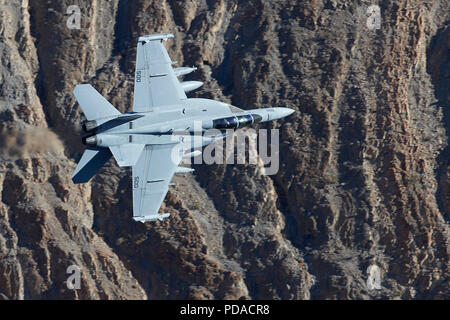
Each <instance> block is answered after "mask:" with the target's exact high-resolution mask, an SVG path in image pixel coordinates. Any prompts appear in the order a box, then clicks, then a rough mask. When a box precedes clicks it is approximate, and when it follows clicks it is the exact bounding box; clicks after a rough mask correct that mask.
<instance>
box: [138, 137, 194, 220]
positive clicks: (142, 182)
mask: <svg viewBox="0 0 450 320" xmlns="http://www.w3.org/2000/svg"><path fill="white" fill-rule="evenodd" d="M181 159H182V151H181V148H180V144H178V143H173V144H159V145H155V144H153V145H146V146H145V149H144V151H143V152H142V155H141V157H140V158H139V160H138V162H137V163H136V165H134V166H133V181H132V183H133V218H134V220H136V221H142V222H145V221H151V220H157V219H159V220H162V218H165V217H167V216H168V215H169V214H164V215H161V214H159V213H158V210H159V207H160V206H161V204H162V202H163V200H164V198H165V196H166V194H167V191H168V190H169V183H170V180H171V179H172V176H173V175H174V173H175V172H176V171H177V168H178V164H179V163H180V162H181ZM186 169H187V168H186Z"/></svg>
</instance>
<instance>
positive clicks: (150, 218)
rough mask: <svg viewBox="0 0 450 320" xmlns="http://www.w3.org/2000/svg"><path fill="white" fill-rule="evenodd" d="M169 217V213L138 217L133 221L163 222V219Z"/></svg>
mask: <svg viewBox="0 0 450 320" xmlns="http://www.w3.org/2000/svg"><path fill="white" fill-rule="evenodd" d="M169 216H170V213H161V214H160V213H156V214H152V215H149V216H139V217H133V219H134V221H137V222H147V221H156V220H159V221H163V220H164V219H166V218H168V217H169Z"/></svg>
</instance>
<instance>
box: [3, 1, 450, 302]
mask: <svg viewBox="0 0 450 320" xmlns="http://www.w3.org/2000/svg"><path fill="white" fill-rule="evenodd" d="M77 3H80V10H81V28H80V29H79V30H77V29H69V28H68V27H67V24H66V21H67V19H68V14H67V11H66V10H67V7H68V6H69V5H72V4H73V3H72V1H68V0H63V1H61V0H58V1H56V0H54V1H45V2H42V1H31V2H30V3H28V1H25V0H22V1H21V0H13V1H10V0H8V1H6V0H1V1H0V5H1V7H2V11H1V13H0V39H1V42H0V47H1V49H2V50H1V51H0V58H1V61H2V65H1V69H0V83H1V85H0V93H1V99H0V120H1V121H0V135H1V136H0V148H1V150H2V151H1V162H0V200H1V202H0V298H3V299H38V298H43V299H55V298H66V299H73V298H77V299H146V298H148V299H176V298H192V299H240V298H245V299H310V298H311V299H370V298H404V299H413V298H427V299H429V298H430V299H431V298H435V299H448V298H450V287H449V283H450V278H449V275H450V263H449V254H450V252H449V247H450V246H449V240H450V234H449V230H450V229H449V224H448V223H449V213H450V162H449V159H450V152H449V147H448V146H447V145H448V136H449V130H450V120H449V119H450V113H449V112H450V111H449V110H450V106H449V90H448V88H449V85H450V83H449V76H448V73H449V70H450V68H449V66H450V62H449V56H448V52H449V51H448V50H449V38H450V37H449V13H448V8H449V5H450V2H449V1H446V0H440V1H431V0H430V1H412V0H410V1H406V0H400V1H397V0H396V1H380V3H379V5H380V9H381V28H380V29H374V30H370V29H368V28H367V25H366V21H367V14H366V9H367V7H368V6H369V5H370V4H372V3H371V1H360V2H355V1H334V0H323V1H321V0H315V1H307V2H306V1H303V2H298V1H287V0H283V1H273V0H272V1H263V0H259V1H225V0H223V1H220V0H219V1H205V0H201V1H181V0H179V1H178V0H169V1H167V2H160V1H154V2H150V3H149V2H147V1H141V0H137V1H132V2H129V1H124V0H114V1H77ZM153 32H171V33H174V35H175V38H174V39H173V40H170V41H169V42H168V43H167V45H168V49H169V53H170V55H171V57H172V59H173V60H176V61H178V64H179V65H196V66H197V67H198V68H199V70H198V71H197V72H196V73H195V74H193V75H190V76H189V78H190V79H196V80H201V81H204V82H205V85H204V87H203V88H202V89H201V90H199V91H198V92H197V93H195V96H198V97H207V98H214V99H219V100H222V101H227V102H231V103H233V104H234V105H236V106H239V107H242V108H244V109H251V108H257V107H262V106H268V105H274V106H287V107H290V108H294V109H296V110H297V111H298V112H296V113H295V114H294V115H292V116H290V117H289V118H286V119H284V120H282V121H279V122H277V123H272V124H269V126H266V127H263V128H278V129H280V170H279V172H278V173H277V174H276V175H273V176H266V175H263V174H262V173H263V170H262V168H261V166H260V165H235V166H232V165H228V166H227V165H195V166H194V167H195V169H196V173H195V174H194V176H187V175H181V176H177V177H175V178H174V182H175V183H176V186H174V187H172V188H171V189H170V191H169V193H168V196H167V198H166V200H165V204H164V205H163V206H164V207H165V208H163V209H165V210H167V211H170V212H176V213H177V214H175V215H173V216H172V217H171V218H170V219H168V220H165V221H164V222H154V223H147V224H141V223H137V222H134V221H133V220H132V219H131V212H132V201H131V187H130V185H131V183H130V177H129V172H128V171H127V170H124V169H120V168H118V167H117V166H116V164H115V162H114V161H113V160H111V161H110V162H108V164H107V165H106V166H105V168H104V169H102V170H101V171H100V172H99V173H98V174H97V175H96V177H95V178H94V179H93V180H92V181H91V182H90V183H88V184H84V185H74V184H73V183H72V182H71V180H70V176H71V172H72V171H73V169H74V168H75V162H76V160H78V158H79V157H80V155H81V153H82V150H83V149H82V145H81V143H80V138H79V136H80V122H81V121H82V120H83V116H82V114H81V111H80V109H79V108H78V105H77V104H76V102H75V99H74V97H73V95H72V90H73V88H74V86H75V85H76V84H78V83H82V82H89V83H91V84H92V85H93V86H94V87H95V88H96V89H98V90H99V91H100V92H101V93H102V94H104V95H105V96H106V97H107V98H108V99H109V100H110V101H111V103H112V104H113V105H115V106H116V107H117V108H118V109H119V110H120V111H122V112H123V111H129V110H130V107H131V101H132V91H133V79H134V78H133V77H134V64H135V56H136V50H135V45H136V39H137V37H138V36H140V35H143V34H149V33H153ZM193 96H194V95H193ZM374 264H375V265H377V266H378V267H379V268H380V270H381V279H382V282H381V284H382V289H380V290H369V289H368V288H367V286H366V279H367V276H368V275H367V273H366V270H367V268H368V267H369V266H370V265H374ZM71 265H77V266H78V267H79V268H80V270H81V287H80V289H78V290H70V289H68V288H67V286H66V279H67V278H68V277H69V274H68V273H67V268H68V267H69V266H71Z"/></svg>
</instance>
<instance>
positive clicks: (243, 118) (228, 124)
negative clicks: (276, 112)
mask: <svg viewBox="0 0 450 320" xmlns="http://www.w3.org/2000/svg"><path fill="white" fill-rule="evenodd" d="M261 120H262V117H261V116H260V115H259V114H243V115H238V116H234V117H227V118H221V119H216V120H213V128H215V129H237V128H242V127H245V126H248V125H251V124H253V123H258V122H260V121H261Z"/></svg>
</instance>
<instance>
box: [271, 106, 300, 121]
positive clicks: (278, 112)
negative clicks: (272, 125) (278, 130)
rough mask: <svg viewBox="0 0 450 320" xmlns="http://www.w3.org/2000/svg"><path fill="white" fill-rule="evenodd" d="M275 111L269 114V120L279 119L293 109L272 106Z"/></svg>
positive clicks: (292, 111)
mask: <svg viewBox="0 0 450 320" xmlns="http://www.w3.org/2000/svg"><path fill="white" fill-rule="evenodd" d="M274 109H275V112H273V115H272V116H271V120H276V119H281V118H284V117H287V116H290V115H291V114H293V113H294V111H295V110H294V109H290V108H274Z"/></svg>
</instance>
